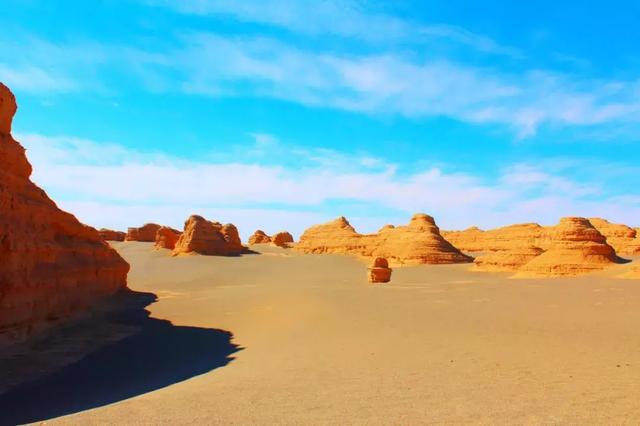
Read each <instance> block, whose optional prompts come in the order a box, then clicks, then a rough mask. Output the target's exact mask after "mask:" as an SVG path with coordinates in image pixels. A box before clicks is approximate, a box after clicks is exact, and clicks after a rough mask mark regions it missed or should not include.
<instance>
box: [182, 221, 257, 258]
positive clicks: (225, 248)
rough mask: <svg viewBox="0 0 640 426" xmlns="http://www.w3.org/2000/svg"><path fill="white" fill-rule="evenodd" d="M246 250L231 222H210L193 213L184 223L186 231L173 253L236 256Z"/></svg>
mask: <svg viewBox="0 0 640 426" xmlns="http://www.w3.org/2000/svg"><path fill="white" fill-rule="evenodd" d="M244 251H245V247H244V246H243V245H242V242H241V241H240V236H239V235H238V230H237V229H236V227H235V226H233V225H231V224H227V225H222V224H220V223H219V222H210V221H208V220H206V219H205V218H203V217H202V216H197V215H193V216H191V217H189V218H188V219H187V221H186V222H185V224H184V231H183V232H182V235H180V238H178V241H177V242H176V245H175V248H174V250H173V255H174V256H176V255H181V254H189V253H197V254H204V255H209V256H235V255H239V254H241V253H242V252H244Z"/></svg>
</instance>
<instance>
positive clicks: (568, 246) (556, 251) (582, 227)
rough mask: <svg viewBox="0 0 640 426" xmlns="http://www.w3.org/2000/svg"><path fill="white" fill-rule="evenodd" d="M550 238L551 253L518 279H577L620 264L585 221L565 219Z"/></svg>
mask: <svg viewBox="0 0 640 426" xmlns="http://www.w3.org/2000/svg"><path fill="white" fill-rule="evenodd" d="M549 235H550V239H551V243H550V244H551V245H550V247H549V249H548V250H546V251H545V252H544V253H543V254H541V255H540V256H537V257H535V258H534V259H533V260H531V261H530V262H528V263H527V264H525V265H524V266H522V267H521V268H520V270H519V271H518V272H517V274H516V276H518V277H555V276H575V275H581V274H585V273H589V272H593V271H597V270H601V269H604V268H606V267H607V266H610V265H612V264H614V263H618V262H619V261H620V259H619V258H618V256H617V255H616V252H615V250H614V249H613V247H611V246H610V245H608V244H607V240H606V238H605V237H604V236H603V235H602V234H601V233H600V232H598V230H597V229H596V228H594V227H593V225H592V224H591V222H589V221H588V220H587V219H585V218H581V217H566V218H562V219H561V220H560V224H559V225H557V226H555V227H554V228H553V229H552V230H550V231H549Z"/></svg>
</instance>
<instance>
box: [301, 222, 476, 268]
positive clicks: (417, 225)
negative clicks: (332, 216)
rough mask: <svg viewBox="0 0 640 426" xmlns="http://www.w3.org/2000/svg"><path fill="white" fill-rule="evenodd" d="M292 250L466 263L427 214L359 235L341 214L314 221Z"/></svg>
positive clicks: (397, 262)
mask: <svg viewBox="0 0 640 426" xmlns="http://www.w3.org/2000/svg"><path fill="white" fill-rule="evenodd" d="M296 250H299V251H302V252H305V253H341V254H353V255H357V256H364V257H382V258H386V259H388V261H389V262H390V263H391V264H393V265H398V266H399V265H417V264H445V263H468V262H471V261H472V258H471V257H469V256H466V255H464V254H463V253H461V252H460V250H458V249H457V248H456V247H454V246H453V245H451V244H450V243H449V242H448V241H447V240H445V239H444V238H443V237H442V236H441V235H440V230H439V229H438V227H437V226H436V224H435V221H434V219H433V218H432V217H431V216H428V215H425V214H416V215H414V216H413V217H412V218H411V221H410V222H409V224H408V225H406V226H398V227H392V226H385V227H383V228H382V229H381V230H380V231H379V232H378V233H377V234H369V235H362V234H359V233H357V232H356V231H355V229H354V228H353V227H352V226H351V225H350V224H349V222H348V221H347V220H346V219H345V218H344V217H340V218H338V219H336V220H334V221H332V222H329V223H326V224H323V225H316V226H313V227H311V228H309V229H307V230H306V231H305V232H304V234H303V235H302V236H301V237H300V241H299V243H298V244H297V245H296Z"/></svg>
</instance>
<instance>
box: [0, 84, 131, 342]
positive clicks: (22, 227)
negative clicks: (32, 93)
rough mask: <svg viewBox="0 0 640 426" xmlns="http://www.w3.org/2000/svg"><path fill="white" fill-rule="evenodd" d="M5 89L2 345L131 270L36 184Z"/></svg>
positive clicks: (0, 99) (0, 198)
mask: <svg viewBox="0 0 640 426" xmlns="http://www.w3.org/2000/svg"><path fill="white" fill-rule="evenodd" d="M16 110H17V106H16V100H15V97H14V96H13V94H12V93H11V91H10V90H9V89H8V88H7V87H6V86H4V85H3V84H0V342H5V343H6V342H11V341H14V340H16V339H20V338H24V337H26V336H28V335H30V334H32V333H34V332H36V331H38V330H41V329H44V328H47V327H48V326H50V325H52V324H54V323H55V322H57V321H58V320H61V319H65V318H68V317H69V316H71V315H73V314H75V313H78V312H80V311H82V310H84V309H85V308H87V307H88V306H90V305H91V304H93V303H95V302H96V301H98V300H99V299H101V298H102V297H104V296H107V295H110V294H113V293H115V292H116V291H118V290H120V289H123V288H125V287H126V283H127V273H128V271H129V265H128V264H127V262H125V261H124V260H123V259H122V258H121V257H120V256H119V255H118V253H116V252H115V250H113V249H111V248H110V247H109V245H108V244H107V243H105V242H104V241H103V239H102V238H101V237H100V234H99V233H98V231H97V230H95V229H94V228H91V227H89V226H86V225H83V224H82V223H80V222H79V221H78V220H77V219H76V218H75V217H74V216H73V215H71V214H69V213H66V212H64V211H62V210H60V209H59V208H58V207H57V206H56V204H55V203H54V202H53V201H52V200H51V199H50V198H49V197H48V196H47V194H46V193H45V192H44V191H43V190H42V189H40V188H38V187H37V186H36V185H35V184H34V183H33V182H31V180H30V176H31V165H30V164H29V162H28V160H27V158H26V155H25V150H24V148H23V147H22V146H21V145H20V144H19V143H18V142H16V141H15V140H14V139H13V137H12V136H11V122H12V119H13V116H14V114H15V113H16Z"/></svg>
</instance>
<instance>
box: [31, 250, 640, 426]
mask: <svg viewBox="0 0 640 426" xmlns="http://www.w3.org/2000/svg"><path fill="white" fill-rule="evenodd" d="M113 246H114V247H115V248H116V249H117V250H118V251H119V252H120V253H121V254H122V256H123V257H124V258H125V259H126V260H127V261H128V262H129V263H130V264H131V266H132V270H131V272H130V274H129V286H130V288H131V289H132V290H135V291H137V292H145V293H153V294H155V295H157V301H156V302H154V303H151V304H149V305H148V306H147V307H146V309H147V310H148V311H150V316H151V318H152V319H151V320H149V321H157V322H158V323H159V324H160V325H158V324H155V323H154V324H155V325H154V327H155V328H154V330H155V331H153V332H151V333H147V334H151V335H152V337H151V338H150V337H149V336H147V337H144V338H143V337H136V334H135V333H134V335H133V336H130V337H129V338H128V339H129V340H128V341H129V344H128V345H118V344H108V345H106V346H105V347H102V348H101V349H98V350H97V352H98V355H94V356H97V357H102V358H100V359H97V358H96V359H93V360H92V358H91V356H92V355H89V356H88V357H87V358H85V360H83V361H80V364H83V363H84V364H83V366H82V367H81V368H80V367H78V368H79V370H78V369H76V370H75V371H74V372H73V374H72V372H68V373H64V372H63V373H59V374H58V375H57V376H56V377H54V378H52V379H48V380H44V381H41V382H40V383H39V384H37V386H36V388H32V389H31V390H29V394H30V395H36V397H38V395H44V396H46V398H48V399H50V400H52V401H53V405H54V406H55V407H56V410H58V411H52V412H49V413H50V414H49V415H52V416H53V414H55V415H56V416H58V415H61V417H57V418H56V419H55V420H50V421H48V422H47V424H78V425H87V424H115V423H119V424H172V425H173V424H258V423H259V424H341V425H342V424H416V423H470V424H603V423H608V424H612V423H615V424H625V423H628V424H636V423H637V421H638V419H640V403H638V400H639V397H640V337H639V336H640V335H639V332H638V326H639V325H640V281H638V280H625V279H618V278H615V277H616V276H617V275H620V274H623V273H624V272H625V271H626V270H628V269H629V268H631V267H632V266H633V265H636V264H637V263H638V262H639V261H640V260H639V259H634V262H633V263H629V264H624V265H616V266H614V267H612V268H609V269H607V270H606V271H603V272H601V273H596V274H593V275H589V276H586V277H578V278H568V279H510V278H507V275H501V274H496V273H482V272H474V271H471V270H470V268H471V266H472V265H469V264H462V265H451V266H448V265H447V266H417V267H406V268H396V269H395V270H394V272H393V277H392V281H391V283H389V284H381V285H380V284H378V285H373V284H369V283H367V281H366V267H367V265H366V264H364V263H362V262H361V261H360V260H358V259H356V258H354V257H350V256H342V255H305V254H300V253H297V252H295V251H293V250H291V249H280V248H275V247H270V246H264V245H262V246H261V245H258V246H253V247H252V248H255V250H256V251H257V252H258V254H249V255H243V256H240V257H212V256H209V257H207V256H184V257H171V256H170V254H169V252H168V251H154V250H153V248H152V244H146V243H133V242H127V243H113ZM159 320H164V321H159ZM167 321H170V323H168V322H167ZM154 333H155V334H154ZM136 339H139V340H140V339H141V340H142V341H141V342H139V343H136ZM145 339H151V340H149V342H147V341H146V340H145ZM209 340H211V343H210V344H209V343H207V341H209ZM151 343H153V344H151ZM173 353H180V355H179V356H178V355H172V354H173ZM172 357H174V358H172ZM110 360H111V361H110ZM105 362H106V365H110V366H109V367H105ZM93 369H97V370H99V371H98V372H96V371H93ZM78 371H81V372H83V371H84V373H83V374H86V378H85V380H84V381H83V380H80V381H78V380H79V379H78V377H82V374H79V373H78ZM65 374H67V377H65ZM96 375H97V376H96ZM123 376H124V377H123ZM94 377H95V378H94ZM73 381H75V382H73ZM122 382H124V385H123V383H122ZM70 383H71V384H70ZM112 386H114V387H117V389H113V390H112V389H111V387H112ZM123 386H124V388H123ZM127 386H130V388H129V389H126V388H127ZM70 388H72V389H70ZM123 389H124V390H123ZM68 392H82V393H83V395H88V396H90V395H91V394H92V393H95V392H98V393H100V395H99V397H96V398H94V399H91V398H89V399H87V401H88V402H86V403H84V405H83V403H82V402H80V403H79V402H78V398H67V400H69V401H71V400H73V403H68V404H67V405H65V404H66V403H65V394H66V393H68ZM67 402H68V401H67ZM60 407H62V408H63V409H62V410H60ZM65 407H66V408H65ZM20 409H27V408H24V407H23V408H20ZM32 414H33V413H32ZM42 415H46V413H45V414H41V415H40V416H42ZM36 417H37V415H36ZM36 417H32V418H31V421H33V420H44V419H38V418H36Z"/></svg>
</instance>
